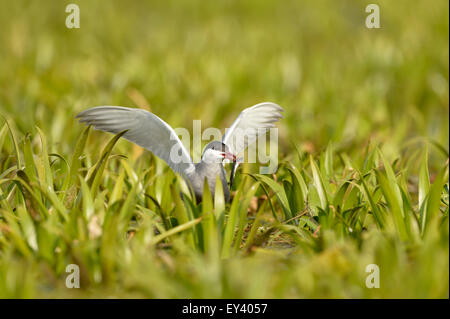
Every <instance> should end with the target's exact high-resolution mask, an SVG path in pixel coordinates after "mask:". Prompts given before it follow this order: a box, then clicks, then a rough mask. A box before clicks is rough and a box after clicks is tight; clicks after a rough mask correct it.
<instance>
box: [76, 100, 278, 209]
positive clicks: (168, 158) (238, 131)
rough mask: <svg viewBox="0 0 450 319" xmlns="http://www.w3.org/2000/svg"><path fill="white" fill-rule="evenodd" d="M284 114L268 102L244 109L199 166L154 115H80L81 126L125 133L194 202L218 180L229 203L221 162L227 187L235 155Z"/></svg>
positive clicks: (116, 110)
mask: <svg viewBox="0 0 450 319" xmlns="http://www.w3.org/2000/svg"><path fill="white" fill-rule="evenodd" d="M283 111H284V110H283V109H282V108H281V107H280V106H279V105H277V104H275V103H271V102H264V103H259V104H256V105H254V106H251V107H249V108H246V109H244V110H243V111H242V112H241V113H240V114H239V116H238V117H237V119H236V120H235V121H234V122H233V124H232V125H231V126H230V128H229V129H227V130H226V132H225V134H224V135H223V137H222V141H212V142H210V143H209V144H208V145H206V146H205V148H204V149H203V152H202V158H201V161H200V162H199V163H194V162H193V161H192V159H191V156H190V155H189V152H188V150H187V149H186V148H185V146H184V145H183V143H182V142H181V140H180V139H179V137H178V135H177V134H176V133H175V131H174V129H173V128H172V127H171V126H170V125H169V124H167V123H166V122H164V121H163V120H162V119H160V118H159V117H158V116H156V115H155V114H153V113H151V112H148V111H146V110H143V109H137V108H128V107H123V106H97V107H93V108H90V109H87V110H85V111H83V112H81V113H79V114H78V115H77V116H76V118H78V119H79V121H80V122H81V123H85V124H87V125H92V126H93V127H94V129H96V130H99V131H104V132H110V133H114V134H117V133H119V132H123V131H126V132H125V133H124V134H123V135H122V137H123V138H125V139H126V140H128V141H130V142H133V143H135V144H137V145H139V146H141V147H143V148H145V149H147V150H149V151H150V152H152V153H153V154H155V155H156V156H158V157H160V158H161V159H163V160H164V161H165V162H166V163H167V164H168V165H169V167H170V168H171V169H172V170H173V171H174V172H175V173H178V174H180V175H181V176H182V177H183V178H184V180H185V181H186V182H187V183H188V184H189V185H191V187H192V189H193V191H194V194H195V197H196V200H197V202H201V200H202V194H203V184H204V181H205V180H206V181H207V183H208V186H209V189H210V191H211V194H213V196H214V191H215V186H216V179H217V177H219V178H220V181H221V182H222V187H223V193H224V197H225V201H227V202H228V201H229V199H230V187H231V185H230V187H229V186H228V184H227V179H226V173H225V169H224V165H223V164H224V160H229V161H232V162H233V164H234V165H233V167H232V171H231V176H230V184H232V180H233V177H234V173H235V169H236V167H237V166H236V163H237V162H236V159H237V155H239V154H241V153H243V152H244V150H245V149H246V148H247V147H248V146H249V145H250V144H253V143H255V141H256V140H257V139H258V137H259V136H261V135H263V134H265V133H266V132H267V131H268V130H269V129H270V128H272V127H275V123H276V122H278V121H279V119H281V118H282V117H283V116H282V115H281V112H283Z"/></svg>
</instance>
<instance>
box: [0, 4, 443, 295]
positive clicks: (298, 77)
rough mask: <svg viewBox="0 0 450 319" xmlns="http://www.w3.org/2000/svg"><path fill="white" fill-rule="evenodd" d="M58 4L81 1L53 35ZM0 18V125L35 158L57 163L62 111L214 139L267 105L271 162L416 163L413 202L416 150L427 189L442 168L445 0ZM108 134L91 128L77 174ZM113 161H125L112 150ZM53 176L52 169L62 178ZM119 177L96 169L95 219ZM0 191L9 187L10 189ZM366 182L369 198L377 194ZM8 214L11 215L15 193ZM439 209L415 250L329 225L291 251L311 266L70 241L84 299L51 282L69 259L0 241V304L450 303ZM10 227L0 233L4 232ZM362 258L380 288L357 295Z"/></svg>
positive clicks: (66, 153) (24, 11)
mask: <svg viewBox="0 0 450 319" xmlns="http://www.w3.org/2000/svg"><path fill="white" fill-rule="evenodd" d="M372 2H374V3H377V4H379V6H380V17H381V28H380V29H367V28H366V26H365V19H366V17H367V15H368V13H366V12H365V7H366V5H367V4H368V3H372ZM69 3H76V4H78V5H79V7H80V14H81V28H80V29H68V28H66V26H65V20H66V17H67V15H68V13H66V12H65V8H66V5H67V4H69ZM0 21H1V22H0V114H1V115H4V116H6V117H7V118H8V119H10V124H11V125H12V126H13V129H14V131H15V132H16V134H17V138H18V142H19V143H22V142H23V141H24V136H25V134H27V133H30V134H31V136H32V146H33V150H35V151H36V153H38V152H37V150H38V149H39V145H40V143H39V137H38V134H37V130H36V127H35V126H38V127H39V128H41V129H42V131H43V132H44V134H45V136H46V138H47V141H48V152H49V153H55V154H59V155H60V156H63V157H64V158H66V159H69V158H70V157H71V156H72V154H73V153H74V148H75V145H76V141H77V139H78V138H79V136H80V134H81V132H82V130H83V129H84V127H83V126H82V125H80V124H79V123H78V122H77V121H76V120H75V119H74V116H75V115H76V114H77V113H78V112H80V111H82V110H84V109H86V108H88V107H92V106H97V105H122V106H130V107H141V108H145V109H148V110H151V111H152V112H154V113H155V114H157V115H158V116H160V117H161V118H162V119H164V120H166V121H167V122H168V123H169V124H170V125H172V126H173V127H186V128H188V129H190V128H192V120H193V119H201V120H202V127H203V128H206V127H208V126H214V127H219V128H222V129H223V128H225V127H228V126H229V125H230V124H231V123H232V121H233V120H234V119H235V118H236V116H237V115H238V114H239V112H240V111H241V110H242V109H243V108H245V107H248V106H251V105H254V104H256V103H259V102H263V101H272V102H275V103H277V104H279V105H281V106H282V107H283V108H284V109H285V111H286V112H285V118H284V119H283V120H282V121H281V122H280V124H279V136H280V148H279V153H280V154H279V157H280V161H294V160H297V158H296V156H297V155H296V154H297V153H296V149H295V147H297V148H298V150H299V151H300V153H301V154H307V153H311V154H313V155H317V154H320V153H321V152H322V151H324V150H325V149H326V148H327V146H328V145H330V142H331V143H332V145H333V147H334V150H335V151H336V152H338V153H339V154H346V156H347V157H348V158H350V159H355V161H359V162H361V163H362V162H364V156H365V149H366V147H367V146H368V145H369V144H370V145H380V147H381V149H382V150H383V152H384V154H385V155H386V156H387V158H389V160H390V161H395V160H398V159H400V161H399V162H401V165H400V167H401V170H402V169H403V166H402V165H403V164H405V163H406V162H408V161H409V162H413V163H412V164H411V163H409V164H411V166H408V170H409V167H411V177H410V179H409V180H408V181H409V182H410V183H409V184H408V187H409V188H408V190H411V192H412V193H413V194H414V201H415V197H417V180H418V177H417V176H418V174H419V173H418V172H419V155H420V154H421V152H422V151H423V150H424V149H425V146H426V145H430V148H429V169H430V176H431V181H433V179H434V177H435V176H436V175H437V173H438V172H439V170H440V169H441V168H442V167H443V166H444V165H445V164H446V163H448V148H449V147H448V146H449V42H448V37H449V2H448V1H445V0H440V1H406V0H402V1H344V0H340V1H331V0H330V1H325V0H316V1H275V0H271V1H257V0H251V1H187V0H179V1H148V2H144V1H7V0H0ZM1 125H3V120H1ZM6 134H7V131H6V127H5V130H4V135H2V138H3V140H5V141H6V142H5V143H4V145H3V146H2V148H0V149H1V150H2V152H1V153H0V163H1V165H0V167H1V169H2V170H5V171H6V169H8V168H10V167H12V166H11V165H12V164H11V163H13V162H14V155H13V153H14V145H13V144H12V143H11V142H10V141H9V138H8V137H6V136H7V135H6ZM0 135H1V134H0ZM108 139H110V135H108V134H104V133H97V132H92V133H91V137H90V139H89V142H88V144H87V146H86V149H87V150H86V152H87V153H88V154H90V155H88V160H87V164H92V161H91V158H90V157H91V156H92V157H93V158H97V157H98V156H99V154H100V150H101V146H102V145H104V144H106V142H107V140H108ZM294 146H295V147H294ZM114 151H115V152H116V153H119V154H126V155H128V154H130V152H131V151H133V152H138V151H137V150H136V148H133V146H132V145H131V143H128V142H125V141H120V142H119V144H118V145H117V147H116V148H115V149H114ZM135 155H136V154H135ZM146 156H147V155H146ZM136 158H137V156H134V157H133V160H135V159H136ZM148 158H149V157H146V161H147V162H144V164H143V163H142V162H140V163H138V164H136V166H135V167H133V169H135V170H136V172H138V175H139V178H141V177H142V176H144V175H145V176H147V175H146V173H145V174H144V173H143V172H144V170H143V168H142V166H143V165H146V164H148V163H149V162H148ZM336 158H338V157H335V159H336ZM366 159H367V158H366ZM341 160H342V161H343V162H344V161H345V158H344V159H342V158H341ZM338 161H339V159H337V160H336V162H338ZM5 163H7V164H5ZM114 163H115V162H114ZM132 164H134V162H132ZM58 165H59V166H58ZM152 165H153V162H152ZM60 166H61V167H62V164H55V165H54V166H53V167H52V168H55V172H54V175H55V176H58V177H59V178H62V175H63V173H62V168H61V167H60ZM335 166H339V167H340V168H342V167H345V168H342V170H341V171H339V174H341V173H342V180H345V179H347V178H348V176H347V175H348V174H347V172H348V169H349V164H348V162H345V163H341V164H335ZM300 167H301V164H300ZM152 169H153V168H152ZM321 169H322V167H321ZM118 171H119V168H118V165H116V166H113V165H111V166H109V168H108V173H105V175H106V176H107V177H106V180H107V182H106V184H107V186H105V187H104V191H103V192H102V194H101V195H99V198H98V201H97V202H96V203H95V205H96V207H97V208H98V207H103V206H102V205H103V200H104V199H105V197H107V196H109V194H110V193H111V192H110V191H111V189H112V188H113V187H114V185H113V182H112V180H114V178H116V177H117V176H116V175H117V174H116V173H117V172H118ZM9 172H11V171H9ZM2 173H3V172H0V174H2ZM141 173H142V174H141ZM127 174H129V172H128V171H127ZM346 174H347V175H346ZM5 176H6V174H3V175H2V178H6V177H5ZM169 177H170V176H169ZM340 177H341V176H340V175H339V178H340ZM128 179H131V178H128ZM336 180H338V178H336ZM58 182H59V180H58ZM427 182H428V180H427ZM340 183H341V181H340V180H339V181H338V182H336V187H337V185H338V184H339V185H340ZM2 185H3V184H2ZM126 186H127V187H124V188H127V190H129V188H131V187H128V186H129V183H128V182H127V184H126ZM2 187H3V192H5V193H6V192H7V190H10V189H11V187H10V188H8V189H7V187H6V186H5V185H3V186H2ZM333 187H334V186H333ZM373 187H374V189H375V190H374V193H375V192H376V189H377V187H378V186H376V185H375V184H374V185H373ZM108 188H109V189H108ZM334 190H335V189H334V188H333V191H334ZM371 190H372V189H371ZM105 194H106V195H105ZM361 196H362V195H361ZM11 197H12V198H11V202H14V196H11ZM361 198H363V197H361ZM380 198H381V195H379V196H378V199H380ZM17 203H18V204H17V206H18V207H19V206H21V205H22V206H23V203H21V200H20V199H17ZM105 203H106V202H105ZM0 205H2V204H0ZM355 205H356V204H355ZM364 205H368V204H367V203H365V204H364ZM365 207H366V206H365ZM367 207H368V206H367ZM2 209H3V210H2V212H5V211H6V210H7V209H6V208H5V207H2ZM414 209H415V208H414ZM5 214H6V213H5ZM446 214H447V215H446V218H447V219H446V220H447V221H446V224H445V223H443V225H444V226H443V230H442V232H439V233H438V232H436V234H435V236H434V235H433V236H434V237H433V236H431V235H430V236H431V237H430V238H427V239H426V240H424V241H423V242H422V241H418V242H416V243H415V244H412V245H404V244H403V243H402V242H401V241H399V240H398V238H397V237H396V236H395V235H392V234H387V235H386V234H384V233H381V232H380V233H378V232H376V231H375V230H373V229H372V228H371V229H372V230H371V231H370V234H371V235H370V236H369V235H366V233H362V235H361V237H358V238H357V240H354V239H355V238H354V237H357V235H352V234H346V235H345V236H343V237H342V236H341V235H340V233H339V231H337V230H336V232H333V230H332V229H327V230H324V232H323V234H321V235H320V237H319V238H316V242H315V244H314V245H316V246H314V247H315V248H314V249H316V251H314V250H313V251H309V250H307V249H306V248H304V246H302V244H299V247H303V248H304V249H305V251H309V253H308V254H306V253H305V254H303V253H297V254H290V253H286V252H285V251H278V250H276V249H269V250H268V251H265V252H264V253H260V254H256V255H255V256H252V257H251V258H250V257H242V256H239V257H242V258H231V259H230V260H225V261H221V263H220V267H219V268H220V271H219V270H217V268H215V266H211V265H210V264H209V262H208V261H205V260H204V259H203V255H202V254H199V253H198V252H196V251H195V250H194V251H192V250H191V249H190V248H186V247H185V243H184V241H183V238H184V237H181V236H180V237H176V238H175V239H174V240H173V242H171V245H173V247H175V248H174V251H175V252H174V253H171V252H166V251H165V250H164V249H159V250H157V249H155V250H153V248H152V249H150V250H148V249H147V248H146V246H144V245H143V244H142V245H139V244H138V243H142V242H146V241H145V238H141V239H142V242H141V241H137V242H136V244H135V245H134V246H133V250H132V251H131V250H128V249H129V247H128V246H127V245H126V244H124V243H123V242H121V241H119V240H118V244H117V246H112V247H111V249H112V251H113V253H115V252H117V256H115V257H111V256H109V257H108V256H106V257H108V258H110V259H108V258H106V257H105V256H104V255H102V254H101V253H100V254H99V253H98V251H97V246H96V245H97V244H96V242H95V241H88V240H87V241H86V242H83V241H82V240H81V239H79V238H78V237H74V238H77V239H76V240H79V241H80V242H82V243H83V244H82V245H81V246H82V248H80V249H81V250H82V252H80V253H79V255H77V254H75V253H74V256H83V257H80V258H81V259H83V258H85V259H84V262H86V264H87V265H91V264H92V265H93V266H92V269H89V271H90V276H91V277H92V278H91V282H93V283H94V284H92V286H89V287H90V288H89V289H88V290H82V291H81V292H80V291H68V290H67V289H66V288H65V287H64V286H63V280H62V281H58V279H60V278H64V277H63V276H64V269H63V268H62V267H63V266H61V265H65V264H66V260H65V259H64V258H68V260H69V259H70V258H72V255H70V254H69V252H68V251H65V250H64V249H65V248H62V249H63V253H62V255H64V254H66V255H65V257H64V256H60V255H58V254H55V256H56V257H55V256H44V257H43V256H40V255H39V253H36V258H35V260H33V261H30V262H24V261H23V260H22V258H21V257H20V258H19V257H18V255H20V254H18V253H17V251H16V248H11V247H14V244H11V243H12V242H13V240H12V239H11V238H9V237H7V235H5V236H4V237H2V236H0V296H6V297H11V296H12V297H17V296H18V297H36V296H40V297H67V296H69V297H92V296H94V297H111V296H112V297H142V296H144V297H176V298H182V297H197V298H198V297H200V298H202V297H234V298H241V297H242V298H244V297H253V298H258V297H275V298H298V297H344V298H352V297H356V298H363V297H394V298H395V297H444V298H448V204H447V208H446ZM2 220H3V219H2ZM2 220H0V221H2ZM8 223H9V221H8V222H4V223H3V224H2V223H0V224H1V225H0V226H2V225H3V226H4V225H8ZM36 227H37V226H36ZM64 227H65V226H64ZM152 227H153V226H148V229H149V232H151V230H152ZM324 227H326V226H324ZM5 229H7V227H6V226H4V227H3V228H1V227H0V230H3V231H4V233H5V234H7V231H6V230H5ZM62 229H65V230H67V229H68V228H67V229H66V228H62ZM69 233H70V232H69ZM77 236H78V235H77ZM358 236H359V235H358ZM44 238H45V237H44ZM49 238H50V237H49ZM299 238H300V237H299ZM141 239H136V240H141ZM299 241H300V243H302V241H301V239H299ZM305 242H306V241H305ZM363 242H364V245H363V244H362V243H363ZM303 244H304V243H303ZM305 245H306V244H305ZM62 247H63V246H62ZM64 247H65V246H64ZM362 247H363V248H364V249H363V248H362ZM303 248H302V249H303ZM74 249H75V248H74ZM68 250H69V249H68ZM50 255H51V254H50ZM131 255H132V257H131ZM67 256H69V257H67ZM375 257H376V259H377V260H378V261H379V262H380V263H381V264H383V265H384V267H385V268H383V269H385V272H384V273H383V276H385V277H384V278H385V279H384V280H385V281H383V285H384V286H383V288H385V289H384V290H383V289H381V290H368V289H364V288H362V284H361V278H364V276H365V275H366V274H365V272H364V265H366V264H368V263H371V262H373V260H374V258H375ZM52 258H54V259H52ZM105 258H106V259H108V260H112V259H114V258H117V260H114V267H116V268H114V269H117V273H118V276H117V278H119V279H118V282H119V283H118V284H117V285H112V286H103V285H102V284H103V282H102V280H103V279H99V278H101V275H99V273H102V271H103V270H104V269H103V268H101V267H103V264H102V263H101V262H102V260H103V259H105ZM409 258H416V259H414V260H416V262H414V263H413V262H410V259H409ZM49 260H50V261H49ZM125 263H126V265H125ZM216 266H217V265H216ZM100 268H101V269H102V271H101V270H100ZM49 278H50V279H49ZM96 285H97V286H96ZM55 287H56V288H55Z"/></svg>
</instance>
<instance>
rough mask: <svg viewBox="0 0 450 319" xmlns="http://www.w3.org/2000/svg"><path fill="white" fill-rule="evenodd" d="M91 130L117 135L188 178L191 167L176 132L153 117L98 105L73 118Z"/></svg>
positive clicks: (188, 157)
mask: <svg viewBox="0 0 450 319" xmlns="http://www.w3.org/2000/svg"><path fill="white" fill-rule="evenodd" d="M76 118H78V119H80V122H82V123H86V124H88V125H93V126H94V129H96V130H100V131H105V132H111V133H115V134H116V133H119V132H121V131H124V130H127V132H126V133H125V134H124V135H123V138H125V139H127V140H129V141H131V142H133V143H135V144H137V145H139V146H141V147H144V148H146V149H147V150H149V151H150V152H152V153H153V154H155V155H156V156H158V157H160V158H161V159H163V160H164V161H165V162H166V163H167V164H168V165H169V166H170V167H171V168H172V169H173V170H174V171H175V172H177V173H180V174H182V175H186V176H187V175H189V174H190V173H191V172H193V170H194V164H193V162H192V159H191V157H190V155H189V152H188V151H187V150H186V148H185V147H184V145H183V143H182V142H181V141H180V139H179V138H178V135H177V134H176V133H175V131H174V130H173V129H172V127H170V125H168V124H167V123H166V122H164V121H163V120H161V119H160V118H159V117H157V116H156V115H155V114H153V113H150V112H148V111H145V110H141V109H133V108H128V107H122V106H97V107H93V108H90V109H88V110H86V111H83V112H81V113H80V114H78V115H77V116H76Z"/></svg>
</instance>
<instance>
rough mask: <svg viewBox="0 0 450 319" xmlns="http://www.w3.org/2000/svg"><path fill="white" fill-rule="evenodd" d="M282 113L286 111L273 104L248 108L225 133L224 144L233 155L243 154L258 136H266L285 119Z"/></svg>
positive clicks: (268, 103) (265, 103) (264, 103)
mask: <svg viewBox="0 0 450 319" xmlns="http://www.w3.org/2000/svg"><path fill="white" fill-rule="evenodd" d="M281 112H284V110H283V109H282V108H281V107H280V106H279V105H277V104H275V103H271V102H263V103H259V104H256V105H254V106H251V107H249V108H246V109H245V110H243V111H242V112H241V114H239V116H238V118H237V119H236V120H235V121H234V123H233V124H232V125H231V127H230V128H229V129H227V130H226V131H225V135H224V136H223V138H222V142H223V143H224V144H226V145H227V146H228V147H229V148H230V151H231V152H232V153H233V154H235V155H238V154H240V153H242V152H243V151H244V150H245V149H246V148H247V147H248V146H249V145H251V144H253V143H255V142H256V140H257V138H258V136H261V135H264V134H265V133H266V132H267V131H268V130H269V129H270V128H272V127H275V124H274V123H275V122H278V120H279V119H280V118H283V115H281Z"/></svg>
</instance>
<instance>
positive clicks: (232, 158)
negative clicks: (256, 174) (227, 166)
mask: <svg viewBox="0 0 450 319" xmlns="http://www.w3.org/2000/svg"><path fill="white" fill-rule="evenodd" d="M222 156H223V158H226V159H227V160H230V161H233V162H235V161H236V155H234V154H233V153H230V152H224V153H222Z"/></svg>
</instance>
